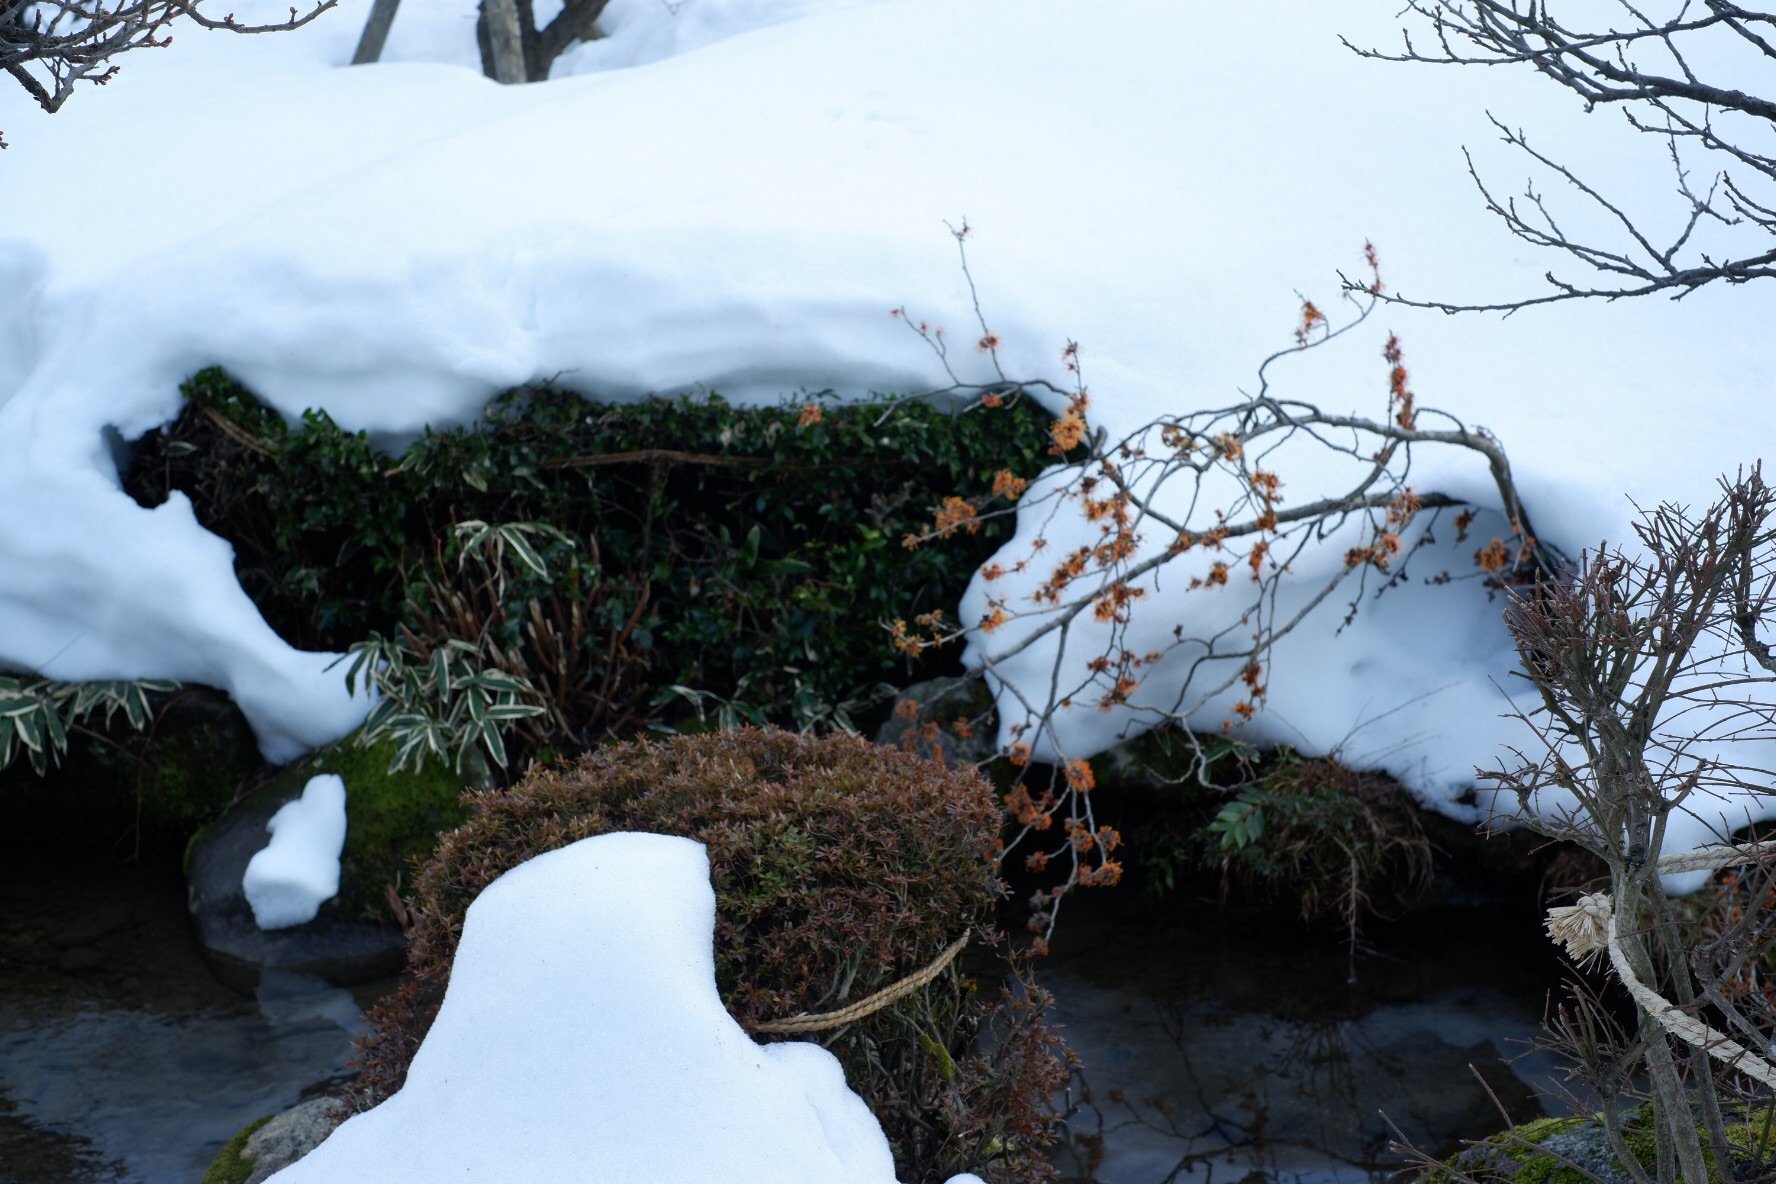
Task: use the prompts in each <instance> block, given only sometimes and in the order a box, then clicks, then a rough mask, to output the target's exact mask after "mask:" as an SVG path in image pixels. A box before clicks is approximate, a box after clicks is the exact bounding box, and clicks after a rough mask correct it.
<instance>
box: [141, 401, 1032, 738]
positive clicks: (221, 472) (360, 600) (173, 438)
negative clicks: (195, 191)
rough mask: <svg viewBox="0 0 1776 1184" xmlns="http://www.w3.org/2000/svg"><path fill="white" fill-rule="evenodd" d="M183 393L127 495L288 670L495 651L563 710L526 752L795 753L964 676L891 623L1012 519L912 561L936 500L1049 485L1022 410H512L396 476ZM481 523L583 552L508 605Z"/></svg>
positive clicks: (938, 602) (943, 606)
mask: <svg viewBox="0 0 1776 1184" xmlns="http://www.w3.org/2000/svg"><path fill="white" fill-rule="evenodd" d="M183 390H184V393H185V395H186V399H187V402H186V406H185V408H184V411H183V413H182V414H181V416H180V417H179V419H178V420H177V421H176V422H175V423H174V424H172V425H170V426H169V427H168V428H166V429H164V430H162V431H161V432H159V433H155V434H152V435H150V436H149V437H147V438H146V439H144V440H143V441H142V442H141V443H140V445H139V446H138V448H137V450H136V453H135V455H134V458H133V462H132V465H131V467H130V470H129V472H128V474H127V478H126V488H128V489H129V490H130V492H131V493H132V495H133V496H135V497H136V498H137V500H138V501H140V502H142V503H143V504H144V505H154V504H158V503H159V502H160V501H162V500H164V498H165V497H166V496H167V495H168V493H169V491H171V490H175V489H176V490H180V491H183V492H184V493H185V494H186V495H188V496H189V497H190V498H191V500H192V502H193V504H194V507H195V510H196V513H197V516H198V518H199V520H200V521H201V522H202V523H203V524H204V525H205V526H206V527H208V528H209V529H210V530H212V531H214V532H215V533H217V534H219V535H221V536H222V537H224V538H226V539H228V540H229V541H230V542H231V543H232V544H233V545H234V547H235V554H236V569H237V571H238V573H239V575H240V579H241V582H242V585H243V587H245V588H246V590H247V592H248V594H249V595H250V596H252V598H253V599H254V601H255V602H256V603H257V604H258V605H259V607H260V609H261V610H262V611H263V612H264V614H265V616H266V619H267V620H268V621H269V622H270V623H271V624H272V626H273V627H274V628H275V629H277V630H278V632H279V633H280V634H281V635H282V636H283V637H285V638H286V639H287V640H289V641H290V642H291V643H292V644H294V645H297V646H299V647H302V648H308V649H344V648H345V647H347V646H349V645H350V644H352V643H353V642H356V641H359V640H361V639H363V638H364V637H366V636H367V635H369V634H370V633H372V632H375V633H380V634H382V635H384V636H391V637H393V636H398V635H399V634H400V632H401V631H402V630H406V631H407V632H408V633H410V634H411V635H413V636H416V637H419V638H422V639H429V640H431V641H441V640H442V638H444V637H448V636H463V635H464V634H465V633H467V632H470V631H480V632H482V633H484V634H485V636H486V637H488V638H489V639H490V640H491V641H492V642H493V643H494V644H495V645H496V646H497V647H498V648H499V650H500V652H501V653H504V654H510V655H513V660H512V668H513V669H519V668H522V670H523V671H524V672H525V673H526V674H527V675H528V676H529V677H531V678H532V680H533V681H535V682H537V683H538V685H539V686H541V687H542V688H543V689H544V691H545V694H546V696H547V697H548V698H549V699H550V700H551V701H552V702H554V704H555V705H556V706H557V707H559V708H560V709H561V710H560V718H559V719H558V720H556V721H553V722H554V726H555V730H554V732H552V733H551V732H548V731H547V730H546V729H545V730H543V731H538V732H536V734H535V735H533V736H532V748H533V750H534V749H535V748H538V747H551V746H553V744H554V742H555V741H556V740H558V741H559V743H560V745H561V746H562V747H578V746H584V745H586V744H589V743H593V742H596V741H597V740H598V739H600V738H602V737H604V736H607V735H610V734H613V733H622V732H627V731H630V730H632V729H633V728H634V727H636V726H640V725H644V724H649V723H660V722H662V721H664V722H666V723H670V724H675V725H678V726H684V725H685V724H686V723H687V721H689V722H692V723H693V725H694V720H692V719H691V718H690V717H691V716H692V713H691V712H690V710H689V708H690V707H691V706H692V704H696V705H698V706H700V707H707V706H709V705H711V704H717V703H725V704H726V705H728V708H729V710H728V711H727V712H726V720H727V721H728V722H732V721H734V720H739V721H744V722H754V723H763V722H771V723H778V724H786V725H789V726H799V727H806V726H809V725H810V724H811V723H814V722H820V721H822V720H825V719H831V718H832V717H833V715H834V714H835V711H836V710H837V709H838V708H840V707H841V706H848V707H849V708H850V709H852V710H853V711H856V710H862V709H865V708H867V707H868V706H870V705H873V704H876V703H879V702H881V701H882V700H883V696H882V694H881V684H883V683H885V682H901V683H904V682H905V681H908V680H910V679H914V678H920V677H929V676H931V675H932V674H935V673H941V672H943V670H944V666H943V663H944V662H946V661H953V659H948V658H947V657H945V658H936V659H924V660H923V661H922V662H921V663H915V662H913V661H911V660H909V659H908V658H907V657H906V656H905V655H904V654H901V653H899V652H897V651H896V650H895V649H894V647H893V645H892V643H891V640H890V638H889V636H888V634H887V633H886V632H885V631H884V630H883V629H881V628H879V627H878V622H880V621H884V620H891V619H896V618H906V619H912V618H914V617H916V616H917V615H918V614H920V613H924V612H930V611H933V610H945V611H953V606H954V604H955V603H956V601H957V600H958V598H959V597H960V594H961V592H962V589H963V588H964V587H965V586H966V583H967V581H968V579H969V577H970V575H971V574H972V572H973V570H974V568H975V567H976V566H977V565H978V564H979V563H980V562H982V560H983V559H984V558H985V557H986V555H987V554H988V553H990V551H991V550H992V549H993V548H994V547H996V546H997V545H998V544H999V543H1000V542H1002V541H1003V540H1004V539H1005V538H1006V537H1007V535H1008V533H1009V528H1010V521H1011V519H1010V517H1009V515H1007V516H1001V517H998V518H995V519H993V520H992V521H990V522H988V523H987V525H986V526H985V528H984V529H983V530H981V531H980V532H979V533H978V534H976V535H972V536H964V537H963V538H962V540H961V541H960V543H952V544H951V545H946V546H941V547H924V548H919V549H916V550H915V549H908V548H906V547H904V546H903V545H902V539H903V537H904V536H906V535H907V534H909V533H918V532H921V531H924V530H927V529H929V527H930V525H931V523H932V520H933V516H934V514H935V511H936V509H937V508H938V507H939V506H940V505H941V504H942V503H943V500H944V499H945V498H946V497H950V496H962V497H967V498H969V499H971V500H972V501H974V502H975V503H976V504H983V505H984V504H986V503H987V502H988V501H990V500H991V498H990V491H991V488H992V485H993V476H994V474H995V473H996V472H998V471H1000V470H1009V471H1011V472H1012V473H1013V474H1015V475H1017V476H1020V477H1026V478H1027V477H1030V476H1033V475H1035V473H1037V472H1039V471H1040V470H1041V469H1042V468H1043V467H1044V466H1045V465H1046V464H1048V463H1050V462H1051V461H1052V460H1053V459H1054V458H1053V457H1051V456H1050V455H1049V453H1048V449H1049V444H1050V441H1049V438H1048V434H1047V427H1048V423H1049V417H1048V416H1047V415H1046V414H1044V413H1043V412H1042V411H1041V410H1040V409H1039V408H1037V407H1036V406H1035V405H1034V404H1033V403H1032V402H1030V401H1029V400H1019V399H1009V400H1006V401H1005V402H1004V405H1002V406H998V407H987V406H985V405H982V404H978V403H977V404H975V405H973V406H972V407H970V408H968V409H966V410H964V411H962V412H959V413H958V412H951V411H946V410H942V409H939V408H937V407H934V406H933V405H931V404H930V403H929V402H927V401H922V400H917V399H878V400H874V401H871V402H867V403H861V404H852V405H845V406H840V405H837V404H836V403H834V402H833V400H832V399H831V396H830V395H818V396H811V397H808V398H801V399H796V400H793V401H789V402H786V403H785V404H783V405H780V406H776V407H762V408H741V407H736V406H733V405H731V404H729V403H727V402H725V401H724V400H722V399H721V398H720V397H718V396H715V395H711V396H709V397H707V398H700V399H690V398H677V399H650V400H647V401H644V402H639V403H629V404H601V403H598V402H595V401H592V400H589V399H586V398H584V397H582V396H580V395H577V394H573V393H569V392H566V391H560V390H555V389H541V390H533V389H522V390H515V391H511V392H508V393H506V394H505V395H502V396H500V397H499V398H497V399H495V400H494V401H493V402H492V403H491V404H490V405H489V406H488V408H487V410H486V414H485V416H484V418H483V419H482V420H481V421H479V422H478V423H475V424H473V425H471V426H469V427H465V428H461V429H456V430H451V431H441V432H431V431H428V432H426V433H425V434H424V435H423V436H422V437H421V438H420V439H418V440H417V441H415V442H414V443H413V444H411V446H409V447H408V448H406V450H405V451H404V452H403V453H402V454H401V455H400V456H398V457H395V456H391V455H388V454H386V453H383V452H379V451H378V450H377V449H376V448H375V447H374V446H373V442H372V441H371V439H370V438H369V437H368V436H367V435H366V434H364V433H351V432H346V431H344V430H342V429H340V428H339V427H338V426H337V425H335V424H334V423H333V422H332V420H331V419H329V418H328V417H327V416H326V414H325V413H322V412H309V413H308V414H307V415H306V416H305V417H304V418H303V420H302V421H301V422H299V423H297V424H294V425H289V424H286V423H285V422H283V420H281V419H280V418H279V417H278V416H277V415H275V414H274V413H272V412H271V411H269V410H268V409H266V408H265V407H264V406H263V405H261V404H260V403H258V402H257V401H256V400H255V399H254V398H253V397H252V395H251V394H250V393H249V392H248V391H246V390H245V389H244V388H242V387H241V386H240V385H238V384H237V383H235V382H234V381H233V380H232V379H230V378H229V377H228V376H227V375H226V374H225V373H223V372H222V371H221V370H216V369H211V370H206V371H204V372H202V373H200V374H198V375H197V376H196V377H194V378H193V379H192V380H191V381H190V382H188V383H187V384H185V386H184V387H183ZM810 409H816V410H813V411H811V410H810ZM470 520H478V521H483V522H488V523H506V522H540V523H547V524H549V525H551V526H553V527H556V528H558V529H559V530H561V531H563V532H565V533H566V534H567V535H568V536H571V539H572V543H571V544H569V543H567V542H562V541H559V540H553V539H549V538H538V539H536V540H535V541H536V546H537V551H538V552H539V554H540V556H541V558H542V559H543V560H544V561H545V563H546V564H547V576H546V577H544V576H538V575H536V574H535V573H533V572H530V571H527V570H518V569H515V570H514V571H513V572H511V573H510V577H509V578H505V579H502V580H501V581H500V582H499V586H498V587H497V588H496V587H494V581H493V580H492V579H490V578H486V579H484V578H482V577H483V576H484V575H485V573H484V572H483V571H482V569H478V568H473V567H470V568H463V567H461V566H460V565H459V563H458V559H459V558H460V556H459V554H458V550H457V540H456V537H455V535H454V534H453V532H452V530H451V528H452V526H453V525H454V524H457V523H461V522H465V521H470ZM672 687H677V688H682V689H681V690H680V691H677V692H666V688H672ZM663 693H664V694H663ZM564 731H565V732H566V733H567V734H562V733H563V732H564Z"/></svg>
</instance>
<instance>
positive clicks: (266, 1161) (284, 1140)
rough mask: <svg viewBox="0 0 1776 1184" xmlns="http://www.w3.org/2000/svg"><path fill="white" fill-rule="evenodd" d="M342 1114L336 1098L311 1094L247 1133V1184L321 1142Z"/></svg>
mask: <svg viewBox="0 0 1776 1184" xmlns="http://www.w3.org/2000/svg"><path fill="white" fill-rule="evenodd" d="M344 1115H345V1103H344V1102H341V1101H340V1100H339V1099H338V1098H310V1099H309V1100H308V1101H306V1102H303V1103H301V1104H299V1105H297V1106H295V1107H293V1108H291V1109H289V1110H286V1111H284V1112H283V1113H282V1114H280V1115H278V1116H277V1117H276V1118H273V1119H272V1120H271V1121H270V1122H268V1123H266V1124H265V1125H264V1126H262V1127H260V1128H259V1129H258V1130H256V1131H254V1132H253V1133H252V1134H251V1135H249V1136H247V1143H246V1147H245V1148H244V1149H243V1151H242V1154H243V1155H244V1156H245V1157H246V1158H247V1159H250V1160H252V1161H253V1171H252V1174H251V1175H249V1176H248V1177H247V1179H246V1184H261V1182H262V1181H264V1180H265V1179H267V1178H268V1177H270V1176H271V1175H272V1174H273V1173H274V1172H279V1171H282V1170H283V1169H284V1168H287V1167H289V1166H290V1165H291V1164H293V1163H295V1162H296V1161H297V1160H299V1159H301V1158H302V1157H303V1156H305V1155H307V1154H308V1153H309V1152H310V1151H313V1150H314V1149H315V1148H316V1147H319V1146H320V1145H321V1142H322V1140H324V1139H325V1138H326V1137H327V1136H328V1135H330V1134H332V1133H333V1128H334V1127H336V1126H338V1125H339V1121H340V1119H341V1118H343V1117H344Z"/></svg>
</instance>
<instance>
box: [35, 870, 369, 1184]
mask: <svg viewBox="0 0 1776 1184" xmlns="http://www.w3.org/2000/svg"><path fill="white" fill-rule="evenodd" d="M360 1011H361V1008H360V1001H359V1000H358V999H357V998H354V996H353V994H352V993H351V992H347V991H340V990H335V989H332V988H329V987H327V986H326V984H325V983H321V982H318V981H314V980H303V979H299V978H294V977H290V978H286V979H282V980H276V981H268V982H266V983H264V984H262V985H261V987H260V990H259V994H258V998H256V999H244V998H241V997H240V996H238V995H236V994H234V993H233V992H231V991H229V990H227V989H226V988H224V987H222V986H221V985H220V984H218V983H217V982H216V981H215V980H214V979H213V978H211V976H210V974H209V972H208V970H207V969H206V967H205V966H204V963H203V960H202V958H201V956H200V955H199V953H198V950H197V946H196V943H195V941H194V939H193V937H192V933H191V929H190V924H189V921H188V920H187V918H186V914H185V903H184V888H183V885H182V883H181V882H180V879H179V877H178V871H177V868H176V867H160V868H158V869H151V868H142V867H123V868H119V869H114V870H107V871H95V870H93V869H92V868H91V867H85V866H83V867H80V868H78V869H77V870H70V869H69V867H68V865H66V864H65V863H58V862H55V861H48V860H45V861H41V862H35V863H34V862H32V861H29V860H18V859H9V860H8V861H7V862H6V863H5V864H4V866H0V1184H98V1182H105V1184H113V1182H115V1184H196V1181H197V1180H198V1178H199V1176H201V1175H202V1173H203V1170H204V1169H205V1168H206V1167H207V1166H209V1163H210V1160H211V1159H213V1158H214V1157H215V1155H216V1152H218V1151H219V1150H221V1148H222V1145H223V1143H225V1142H226V1141H227V1140H228V1139H229V1138H231V1137H232V1136H233V1135H234V1133H235V1132H236V1131H238V1130H239V1129H240V1128H241V1127H242V1126H244V1125H246V1124H247V1123H248V1122H251V1121H252V1120H253V1119H255V1118H258V1117H260V1116H261V1115H265V1114H270V1113H275V1112H276V1111H278V1110H281V1109H284V1108H286V1107H288V1106H291V1105H294V1104H295V1103H296V1102H297V1101H299V1100H301V1098H302V1096H303V1094H304V1092H305V1091H307V1090H310V1089H313V1088H316V1087H319V1086H322V1085H324V1084H325V1083H326V1082H327V1081H328V1080H330V1079H332V1078H334V1077H336V1076H337V1075H339V1074H341V1073H343V1072H344V1071H345V1059H346V1056H347V1054H348V1053H349V1051H350V1041H351V1037H352V1034H353V1033H354V1032H355V1030H356V1028H357V1025H358V1021H359V1015H360Z"/></svg>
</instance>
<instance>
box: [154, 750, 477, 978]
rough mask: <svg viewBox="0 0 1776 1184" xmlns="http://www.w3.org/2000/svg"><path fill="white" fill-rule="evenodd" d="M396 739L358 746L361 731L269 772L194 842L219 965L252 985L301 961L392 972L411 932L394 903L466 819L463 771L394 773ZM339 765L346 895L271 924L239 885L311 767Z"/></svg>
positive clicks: (190, 864) (190, 853) (211, 956)
mask: <svg viewBox="0 0 1776 1184" xmlns="http://www.w3.org/2000/svg"><path fill="white" fill-rule="evenodd" d="M388 760H389V749H388V746H387V745H386V744H383V745H378V746H376V747H373V748H368V749H365V748H359V747H357V738H356V736H355V734H354V735H352V736H348V737H346V738H345V739H344V740H341V741H340V742H339V743H338V744H335V745H333V746H331V747H329V748H326V749H323V750H321V751H320V752H318V753H315V754H313V755H312V756H310V757H308V758H306V759H304V760H301V761H298V762H296V763H294V764H292V765H289V766H287V767H285V768H284V769H282V770H280V771H279V773H278V775H277V776H276V777H275V778H273V779H272V780H271V781H270V782H269V783H268V784H266V785H265V786H263V787H261V788H260V789H258V790H256V791H254V792H252V793H250V794H248V795H247V796H246V797H245V798H244V799H243V800H242V801H240V802H239V803H238V804H237V805H236V806H235V807H233V808H232V809H231V810H229V811H228V813H226V814H224V815H223V816H222V817H221V818H219V819H217V820H216V821H215V822H214V823H212V824H210V825H209V826H207V827H205V828H204V829H203V830H202V831H200V832H199V833H198V835H197V836H196V837H195V838H194V839H193V840H192V842H191V846H190V847H189V848H188V850H187V852H186V885H187V894H188V899H189V904H190V908H191V915H192V918H193V919H194V920H195V921H196V923H197V929H198V937H199V940H200V941H201V943H202V946H203V949H204V954H205V957H206V958H207V959H208V961H209V962H210V967H211V969H212V970H213V971H214V972H215V974H216V976H217V977H218V978H220V979H221V980H222V981H223V982H225V983H227V984H228V985H229V986H231V987H233V988H235V989H236V990H239V991H242V992H243V993H250V992H251V991H252V990H253V989H254V987H255V986H256V985H257V983H258V981H259V978H260V975H261V974H262V973H263V972H264V971H267V970H280V971H295V972H298V973H302V974H310V975H314V976H316V977H318V978H323V979H325V980H327V981H328V982H329V983H332V984H333V985H335V986H350V985H352V984H355V983H361V982H366V981H369V980H370V979H374V978H380V977H382V976H384V975H388V974H394V973H396V972H398V971H399V970H400V969H401V966H402V964H403V962H404V961H405V957H406V940H405V938H404V937H403V935H402V933H401V931H400V928H399V926H398V925H396V924H395V923H394V920H393V918H391V917H390V915H389V906H388V900H387V898H388V895H389V893H390V892H391V890H392V891H398V890H399V887H400V882H401V880H402V879H403V877H404V874H405V871H406V869H407V867H408V866H409V865H410V862H411V861H412V860H413V859H414V858H415V857H419V856H424V855H426V854H429V853H430V851H431V849H432V847H433V846H434V844H435V842H436V838H437V835H438V833H439V832H440V831H442V830H447V829H449V828H451V827H453V826H455V825H456V824H457V823H458V822H460V821H461V819H462V808H461V806H460V805H459V803H458V800H457V799H458V798H459V797H460V795H461V792H462V788H463V784H462V780H461V779H460V778H458V777H457V776H456V775H455V774H454V773H452V772H451V771H449V770H448V769H445V768H443V767H442V766H440V765H438V764H437V763H436V762H433V763H430V764H428V765H427V766H426V767H425V768H424V769H423V770H421V771H419V772H413V771H411V770H409V771H404V772H402V773H398V774H393V775H391V774H389V773H388V771H387V770H388ZM318 773H336V774H338V775H339V776H340V777H341V778H343V779H344V781H345V785H346V838H345V851H344V853H343V855H342V857H341V861H340V863H341V876H340V890H339V895H338V896H336V897H334V898H333V899H332V900H330V901H328V902H327V903H325V904H323V905H322V906H321V907H320V910H319V912H318V913H317V914H316V916H315V918H314V920H312V921H309V922H307V923H305V924H301V925H294V926H291V927H289V928H287V929H277V930H272V931H265V930H261V929H260V928H259V926H258V924H257V922H256V921H255V920H254V918H253V911H252V908H251V906H250V905H249V904H248V903H247V898H246V894H245V893H244V892H243V891H242V889H241V879H242V877H243V876H244V875H245V873H246V868H247V863H248V861H250V860H251V859H252V858H253V856H254V855H255V854H256V853H257V852H258V851H260V850H261V849H262V848H264V847H265V845H266V844H267V843H268V842H269V841H270V835H269V834H268V833H267V831H266V829H265V824H266V822H267V821H269V820H270V818H271V816H272V815H273V814H275V813H276V812H277V811H278V810H279V809H280V808H281V807H282V806H283V805H284V804H285V803H286V802H289V801H291V800H292V799H294V798H296V797H299V796H300V795H301V793H302V790H303V787H304V786H305V785H307V783H308V780H309V778H311V777H313V776H314V775H316V774H318Z"/></svg>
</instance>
